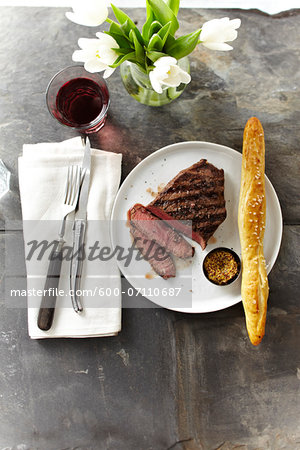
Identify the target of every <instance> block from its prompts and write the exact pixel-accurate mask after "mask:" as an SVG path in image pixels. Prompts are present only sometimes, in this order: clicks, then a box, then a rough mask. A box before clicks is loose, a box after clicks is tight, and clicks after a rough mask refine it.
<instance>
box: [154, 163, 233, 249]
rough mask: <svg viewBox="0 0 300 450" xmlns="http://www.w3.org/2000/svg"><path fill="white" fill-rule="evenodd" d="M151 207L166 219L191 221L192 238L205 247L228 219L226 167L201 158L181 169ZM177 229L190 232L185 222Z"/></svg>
mask: <svg viewBox="0 0 300 450" xmlns="http://www.w3.org/2000/svg"><path fill="white" fill-rule="evenodd" d="M147 209H148V210H149V211H151V212H152V213H153V214H154V215H156V216H157V217H159V218H161V219H163V220H177V221H182V220H191V221H192V239H194V240H195V241H196V242H198V243H199V244H200V245H201V247H202V249H203V250H204V248H205V247H206V245H207V241H208V240H209V238H210V237H211V236H212V235H213V234H214V232H215V231H216V229H217V228H218V226H219V225H220V224H221V223H222V222H223V221H224V220H225V218H226V209H225V199H224V171H223V169H217V168H216V167H215V166H213V165H212V164H210V163H208V162H207V160H206V159H201V160H200V161H199V162H197V163H196V164H193V165H192V166H191V167H189V168H187V169H185V170H182V171H181V172H179V173H178V174H177V175H176V176H175V177H174V178H173V179H172V180H171V181H170V182H169V183H168V184H167V185H166V186H165V188H164V189H163V190H162V191H161V192H160V193H159V194H158V195H157V196H156V197H155V199H154V200H153V201H152V202H151V203H150V204H149V205H148V206H147ZM174 228H176V229H178V231H181V232H182V233H184V234H186V233H189V232H188V228H187V227H185V226H184V224H182V223H181V222H177V226H176V225H174ZM187 235H190V233H189V234H187Z"/></svg>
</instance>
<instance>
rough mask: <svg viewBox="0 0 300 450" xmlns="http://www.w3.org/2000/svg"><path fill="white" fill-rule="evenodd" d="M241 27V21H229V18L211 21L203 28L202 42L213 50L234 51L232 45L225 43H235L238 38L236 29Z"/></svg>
mask: <svg viewBox="0 0 300 450" xmlns="http://www.w3.org/2000/svg"><path fill="white" fill-rule="evenodd" d="M240 25H241V21H240V19H234V20H229V17H223V18H222V19H213V20H209V21H208V22H205V24H204V25H203V27H202V31H201V34H200V42H201V43H202V44H203V45H205V47H207V48H210V49H211V50H223V51H228V50H232V47H231V45H228V44H225V42H230V41H234V40H235V39H236V38H237V31H236V29H237V28H239V27H240Z"/></svg>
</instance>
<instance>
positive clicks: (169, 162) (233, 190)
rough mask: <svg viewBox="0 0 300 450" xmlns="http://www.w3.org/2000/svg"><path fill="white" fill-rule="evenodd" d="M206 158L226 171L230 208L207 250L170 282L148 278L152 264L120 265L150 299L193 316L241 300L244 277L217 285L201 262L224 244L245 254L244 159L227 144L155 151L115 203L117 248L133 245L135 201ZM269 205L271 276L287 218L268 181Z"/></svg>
mask: <svg viewBox="0 0 300 450" xmlns="http://www.w3.org/2000/svg"><path fill="white" fill-rule="evenodd" d="M202 158H205V159H207V161H208V162H210V163H212V164H213V165H214V166H216V167H217V168H219V169H221V168H222V169H224V173H225V200H226V210H227V218H226V219H225V221H224V222H223V223H222V224H221V225H220V226H219V228H218V229H217V231H216V232H215V234H214V237H213V238H212V239H211V240H210V242H209V243H208V245H207V247H206V249H205V250H204V251H202V250H201V247H200V245H198V244H197V243H196V242H193V245H194V246H195V249H196V252H195V256H194V258H193V259H192V262H191V264H190V266H189V267H187V266H185V264H182V263H179V264H178V261H177V262H176V265H177V275H176V278H171V279H169V280H163V279H162V278H161V277H158V276H157V277H155V278H153V279H147V278H146V277H145V275H146V274H147V273H149V272H150V266H149V264H148V263H147V261H139V262H134V263H131V264H130V265H129V266H128V267H125V264H124V261H118V264H119V267H120V270H121V271H122V272H123V274H124V276H125V277H126V278H127V279H128V281H129V282H130V283H131V284H132V286H133V287H134V288H136V289H138V290H139V292H140V293H142V294H143V295H144V296H145V297H146V298H148V299H149V300H151V301H153V302H154V303H156V304H158V305H160V306H163V307H166V308H169V309H173V310H176V311H181V312H190V313H204V312H211V311H217V310H220V309H223V308H227V307H229V306H232V305H234V304H236V303H238V302H239V301H240V300H241V294H240V292H241V277H239V279H237V280H236V281H235V282H234V283H233V284H232V285H228V286H222V287H220V286H215V285H213V284H212V283H210V282H209V281H208V280H207V279H206V278H205V276H204V274H203V272H202V263H203V259H204V257H205V255H206V254H207V253H208V252H209V251H210V250H212V249H213V248H216V247H220V246H223V247H229V248H232V249H233V250H235V252H236V253H237V254H238V255H241V248H240V242H239V233H238V225H237V214H238V202H239V191H240V177H241V162H242V155H241V154H240V153H239V152H237V151H235V150H232V149H231V148H229V147H225V146H223V145H218V144H213V143H210V142H198V141H195V142H193V141H191V142H181V143H178V144H173V145H169V146H167V147H164V148H162V149H160V150H158V151H156V152H155V153H152V154H151V155H150V156H148V157H147V158H145V159H144V160H143V161H142V162H141V163H140V164H138V165H137V166H136V167H135V168H134V169H133V170H132V172H131V173H130V174H129V175H128V177H127V178H126V180H125V181H124V182H123V184H122V186H121V188H120V190H119V192H118V195H117V197H116V200H115V203H114V207H113V212H112V221H111V238H112V245H113V246H116V245H120V246H122V247H124V248H128V247H130V246H131V238H130V234H129V229H128V227H126V220H127V211H128V209H129V208H130V207H132V206H133V205H134V204H135V203H142V204H144V205H147V204H148V203H150V201H152V200H153V197H152V196H151V193H149V189H148V188H150V189H152V190H153V191H154V192H157V188H158V186H159V185H160V184H162V183H164V184H167V183H168V182H169V181H170V180H171V179H172V178H173V177H174V176H175V175H176V174H177V173H178V172H179V171H180V170H182V169H186V168H188V167H189V166H191V165H192V164H194V163H196V162H197V161H199V160H200V159H202ZM147 189H148V192H147ZM266 201H267V214H266V232H265V239H264V253H265V258H266V264H267V271H268V273H269V272H270V270H271V269H272V267H273V265H274V263H275V261H276V258H277V255H278V252H279V248H280V243H281V237H282V214H281V209H280V204H279V201H278V198H277V195H276V192H275V190H274V188H273V186H272V184H271V182H270V181H269V179H268V178H267V177H266ZM120 221H122V222H120ZM155 288H156V289H155ZM170 288H171V289H172V288H177V291H176V294H177V295H176V296H174V298H173V299H172V298H171V297H172V294H173V291H172V290H169V289H170ZM179 289H180V290H179ZM166 294H168V295H166ZM170 296H171V297H170ZM166 297H167V298H166Z"/></svg>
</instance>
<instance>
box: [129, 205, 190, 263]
mask: <svg viewBox="0 0 300 450" xmlns="http://www.w3.org/2000/svg"><path fill="white" fill-rule="evenodd" d="M129 220H130V223H131V225H133V226H134V227H135V228H137V229H139V230H140V231H141V232H142V233H144V234H145V235H146V236H147V238H148V239H150V240H155V241H156V242H157V244H158V245H160V246H162V247H164V248H165V249H166V250H167V252H168V253H172V254H173V255H175V256H177V257H178V258H190V257H192V256H193V255H194V251H195V249H194V247H192V246H191V244H190V243H189V242H187V241H186V240H185V239H184V238H183V237H182V236H181V235H180V234H178V233H177V231H175V230H174V229H173V228H171V227H170V226H169V225H167V224H166V223H165V222H163V221H161V220H159V219H157V217H156V216H154V215H153V214H152V213H151V212H150V211H148V210H147V209H146V208H145V207H144V206H143V205H140V204H136V205H134V206H133V207H132V208H131V209H130V210H129Z"/></svg>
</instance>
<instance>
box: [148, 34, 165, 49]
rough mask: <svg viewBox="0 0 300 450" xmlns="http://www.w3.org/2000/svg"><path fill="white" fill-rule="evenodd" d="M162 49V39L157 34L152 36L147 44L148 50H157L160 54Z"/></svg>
mask: <svg viewBox="0 0 300 450" xmlns="http://www.w3.org/2000/svg"><path fill="white" fill-rule="evenodd" d="M162 48H163V41H162V39H161V38H160V37H159V36H158V34H153V36H152V37H151V39H150V41H149V44H148V50H157V51H159V52H160V51H161V50H162Z"/></svg>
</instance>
